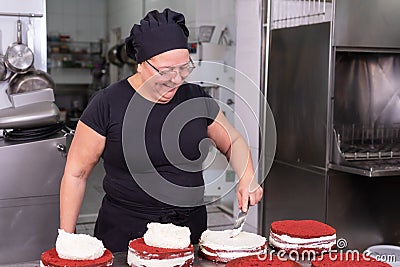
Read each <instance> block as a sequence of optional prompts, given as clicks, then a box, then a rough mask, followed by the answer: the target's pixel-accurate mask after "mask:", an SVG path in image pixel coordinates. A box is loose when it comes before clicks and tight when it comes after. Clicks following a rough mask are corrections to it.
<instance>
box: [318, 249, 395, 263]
mask: <svg viewBox="0 0 400 267" xmlns="http://www.w3.org/2000/svg"><path fill="white" fill-rule="evenodd" d="M311 266H312V267H391V265H389V264H387V263H384V262H381V261H377V260H376V259H374V258H372V257H368V256H366V255H364V254H353V253H346V252H343V253H327V254H324V255H323V256H320V257H318V258H316V259H315V260H313V261H312V262H311Z"/></svg>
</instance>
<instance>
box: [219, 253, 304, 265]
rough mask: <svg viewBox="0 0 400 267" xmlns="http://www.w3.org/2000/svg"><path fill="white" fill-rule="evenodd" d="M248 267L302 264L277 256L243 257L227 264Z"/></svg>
mask: <svg viewBox="0 0 400 267" xmlns="http://www.w3.org/2000/svg"><path fill="white" fill-rule="evenodd" d="M248 266H261V267H267V266H274V267H301V265H300V264H298V263H296V262H294V261H290V260H281V259H279V258H278V257H277V256H272V255H271V254H263V255H253V256H247V257H241V258H237V259H234V260H231V261H230V262H228V263H227V264H226V267H248Z"/></svg>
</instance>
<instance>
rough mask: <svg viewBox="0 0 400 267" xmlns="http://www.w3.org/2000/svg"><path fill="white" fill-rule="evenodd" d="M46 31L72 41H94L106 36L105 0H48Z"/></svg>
mask: <svg viewBox="0 0 400 267" xmlns="http://www.w3.org/2000/svg"><path fill="white" fill-rule="evenodd" d="M47 21H48V24H47V32H48V34H49V35H58V34H66V35H70V36H71V38H72V40H73V41H85V42H96V41H98V40H99V39H100V38H103V39H105V38H106V36H107V31H106V28H107V0H83V1H82V0H81V1H80V0H68V1H65V0H48V1H47Z"/></svg>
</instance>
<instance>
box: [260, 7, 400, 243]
mask: <svg viewBox="0 0 400 267" xmlns="http://www.w3.org/2000/svg"><path fill="white" fill-rule="evenodd" d="M268 6H269V7H270V9H269V12H270V13H268V14H266V17H265V20H266V21H268V23H266V25H267V27H269V28H268V29H267V32H268V34H267V35H266V36H268V37H269V38H268V40H267V39H266V42H265V44H266V49H268V52H267V53H266V54H267V55H268V54H269V56H268V59H267V60H268V61H267V68H266V69H267V70H268V72H267V73H266V77H267V78H266V79H265V81H264V85H265V86H266V94H267V99H268V102H269V104H270V106H271V109H272V112H273V114H274V116H275V122H276V127H277V134H278V135H277V137H278V138H277V140H278V142H277V150H276V156H275V160H274V163H273V166H272V169H271V171H270V173H269V174H268V177H267V179H266V183H265V198H264V209H263V215H262V217H263V219H262V225H263V229H262V231H263V233H264V234H268V232H269V226H270V224H271V222H273V221H275V220H282V219H315V220H319V221H322V222H325V223H327V224H330V225H332V226H333V227H334V228H336V230H337V236H338V238H343V239H345V240H346V244H347V248H350V249H358V250H359V251H363V250H364V249H365V248H367V247H368V246H371V245H374V244H382V243H386V244H398V243H399V242H400V232H399V229H400V215H399V214H398V213H397V212H394V210H396V209H397V207H396V206H397V205H396V204H397V202H398V200H397V198H398V197H397V195H398V188H400V179H399V177H400V168H399V163H400V161H399V153H398V152H399V148H398V141H399V135H398V131H399V129H398V128H399V123H400V117H399V116H398V114H400V113H399V110H398V107H399V106H400V105H399V104H400V102H399V99H398V95H399V92H400V84H399V82H400V81H399V79H398V76H399V75H398V73H399V62H400V61H399V60H400V35H399V34H398V26H397V25H399V23H400V13H399V12H400V2H399V1H396V0H382V1H374V0H336V1H335V0H333V1H318V2H317V1H279V0H272V1H268ZM265 123H266V125H267V127H268V122H265Z"/></svg>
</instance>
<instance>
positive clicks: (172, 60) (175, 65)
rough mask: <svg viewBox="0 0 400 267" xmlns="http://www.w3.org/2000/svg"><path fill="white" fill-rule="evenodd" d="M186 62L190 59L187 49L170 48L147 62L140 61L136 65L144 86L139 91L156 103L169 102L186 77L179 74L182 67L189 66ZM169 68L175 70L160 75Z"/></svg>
mask: <svg viewBox="0 0 400 267" xmlns="http://www.w3.org/2000/svg"><path fill="white" fill-rule="evenodd" d="M188 63H189V64H190V59H189V51H188V50H187V49H174V50H170V51H167V52H164V53H161V54H159V55H156V56H154V57H152V58H150V59H148V60H147V62H146V61H144V62H142V63H141V64H140V65H139V67H138V73H139V74H140V76H141V80H142V81H143V82H142V83H143V84H145V86H144V87H145V88H142V90H140V93H141V94H142V95H143V96H145V97H146V98H148V99H150V100H152V101H154V102H157V103H167V102H169V101H170V100H171V99H172V98H173V97H174V95H175V93H176V91H177V90H178V88H179V86H180V85H181V84H182V83H183V81H184V78H186V77H182V76H181V74H182V69H183V68H185V67H187V66H189V65H188ZM156 69H157V70H158V71H157V70H156ZM169 70H174V71H175V72H172V75H171V72H170V73H169V74H167V75H165V74H164V75H160V73H165V72H166V71H169ZM159 72H160V73H159ZM183 72H184V71H183Z"/></svg>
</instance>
